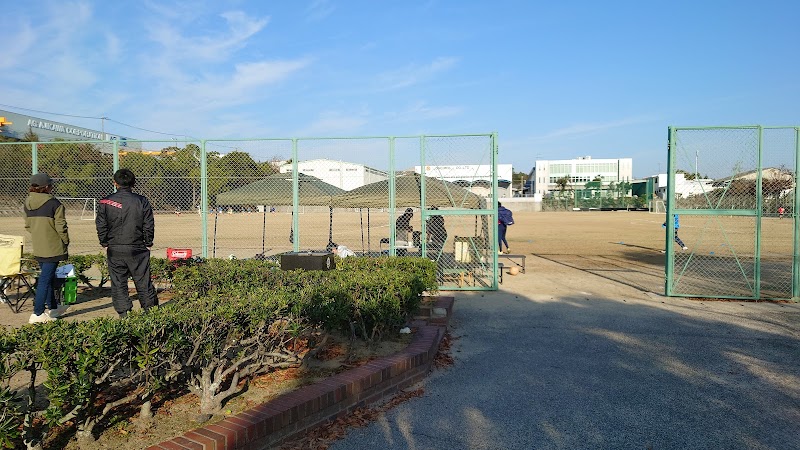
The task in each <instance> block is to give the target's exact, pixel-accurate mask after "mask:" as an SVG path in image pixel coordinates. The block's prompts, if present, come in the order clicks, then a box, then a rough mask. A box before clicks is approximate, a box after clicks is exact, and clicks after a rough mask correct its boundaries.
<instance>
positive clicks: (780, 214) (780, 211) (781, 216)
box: [778, 206, 786, 219]
mask: <svg viewBox="0 0 800 450" xmlns="http://www.w3.org/2000/svg"><path fill="white" fill-rule="evenodd" d="M784 212H786V210H785V209H783V206H780V207H778V219H783V213H784Z"/></svg>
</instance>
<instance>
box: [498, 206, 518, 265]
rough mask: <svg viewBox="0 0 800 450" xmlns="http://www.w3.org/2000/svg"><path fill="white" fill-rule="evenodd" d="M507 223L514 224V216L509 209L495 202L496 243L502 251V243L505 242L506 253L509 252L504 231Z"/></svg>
mask: <svg viewBox="0 0 800 450" xmlns="http://www.w3.org/2000/svg"><path fill="white" fill-rule="evenodd" d="M509 225H514V216H513V214H512V213H511V210H509V209H508V208H506V207H505V206H503V204H502V203H500V202H497V243H498V245H499V246H500V253H503V244H506V254H509V253H511V249H509V248H508V241H507V240H506V231H507V230H508V226H509Z"/></svg>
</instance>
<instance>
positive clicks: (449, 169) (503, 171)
mask: <svg viewBox="0 0 800 450" xmlns="http://www.w3.org/2000/svg"><path fill="white" fill-rule="evenodd" d="M414 171H415V172H416V173H422V166H414ZM425 176H428V177H431V178H438V179H440V180H445V181H450V182H451V183H456V184H458V185H461V186H464V187H466V188H467V189H469V190H470V191H472V192H474V193H475V194H478V195H481V196H483V197H487V198H488V197H491V193H492V166H491V165H489V164H461V165H452V166H425ZM513 176H514V168H513V166H512V165H511V164H498V165H497V197H498V198H508V197H512V196H513V190H512V185H511V181H512V177H513Z"/></svg>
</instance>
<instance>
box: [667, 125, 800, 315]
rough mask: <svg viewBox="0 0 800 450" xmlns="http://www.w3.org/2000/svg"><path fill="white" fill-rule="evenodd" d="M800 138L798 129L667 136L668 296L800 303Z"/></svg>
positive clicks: (680, 131)
mask: <svg viewBox="0 0 800 450" xmlns="http://www.w3.org/2000/svg"><path fill="white" fill-rule="evenodd" d="M798 136H800V128H798V127H761V126H748V127H702V128H701V127H691V128H679V127H670V128H669V162H668V171H669V181H668V188H667V197H666V220H665V228H666V234H665V239H666V245H667V246H666V249H667V262H666V286H665V292H666V295H668V296H683V297H714V298H741V299H786V298H797V297H798V287H799V285H800V282H799V281H798V280H800V277H799V276H798V260H797V258H798V256H797V255H798V253H799V252H798V249H800V246H799V245H798V242H799V240H800V224H799V223H798V221H797V210H798V199H797V196H796V195H795V194H796V186H797V173H798V154H799V153H800V139H798ZM676 217H677V219H676Z"/></svg>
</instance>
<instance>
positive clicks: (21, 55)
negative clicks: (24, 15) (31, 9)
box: [0, 18, 39, 69]
mask: <svg viewBox="0 0 800 450" xmlns="http://www.w3.org/2000/svg"><path fill="white" fill-rule="evenodd" d="M0 24H3V25H4V27H3V29H5V30H6V32H7V33H3V34H4V36H3V40H4V41H5V45H4V46H3V52H2V58H0V69H9V68H11V67H15V66H20V65H24V63H25V55H27V54H28V52H29V50H30V49H31V47H32V46H33V44H34V43H35V42H36V41H37V40H38V39H39V35H38V33H37V32H36V31H35V30H34V29H33V27H32V26H31V24H30V23H29V22H28V21H27V20H26V21H21V22H17V23H16V24H14V23H12V21H11V20H8V18H5V19H4V20H2V21H0Z"/></svg>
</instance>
